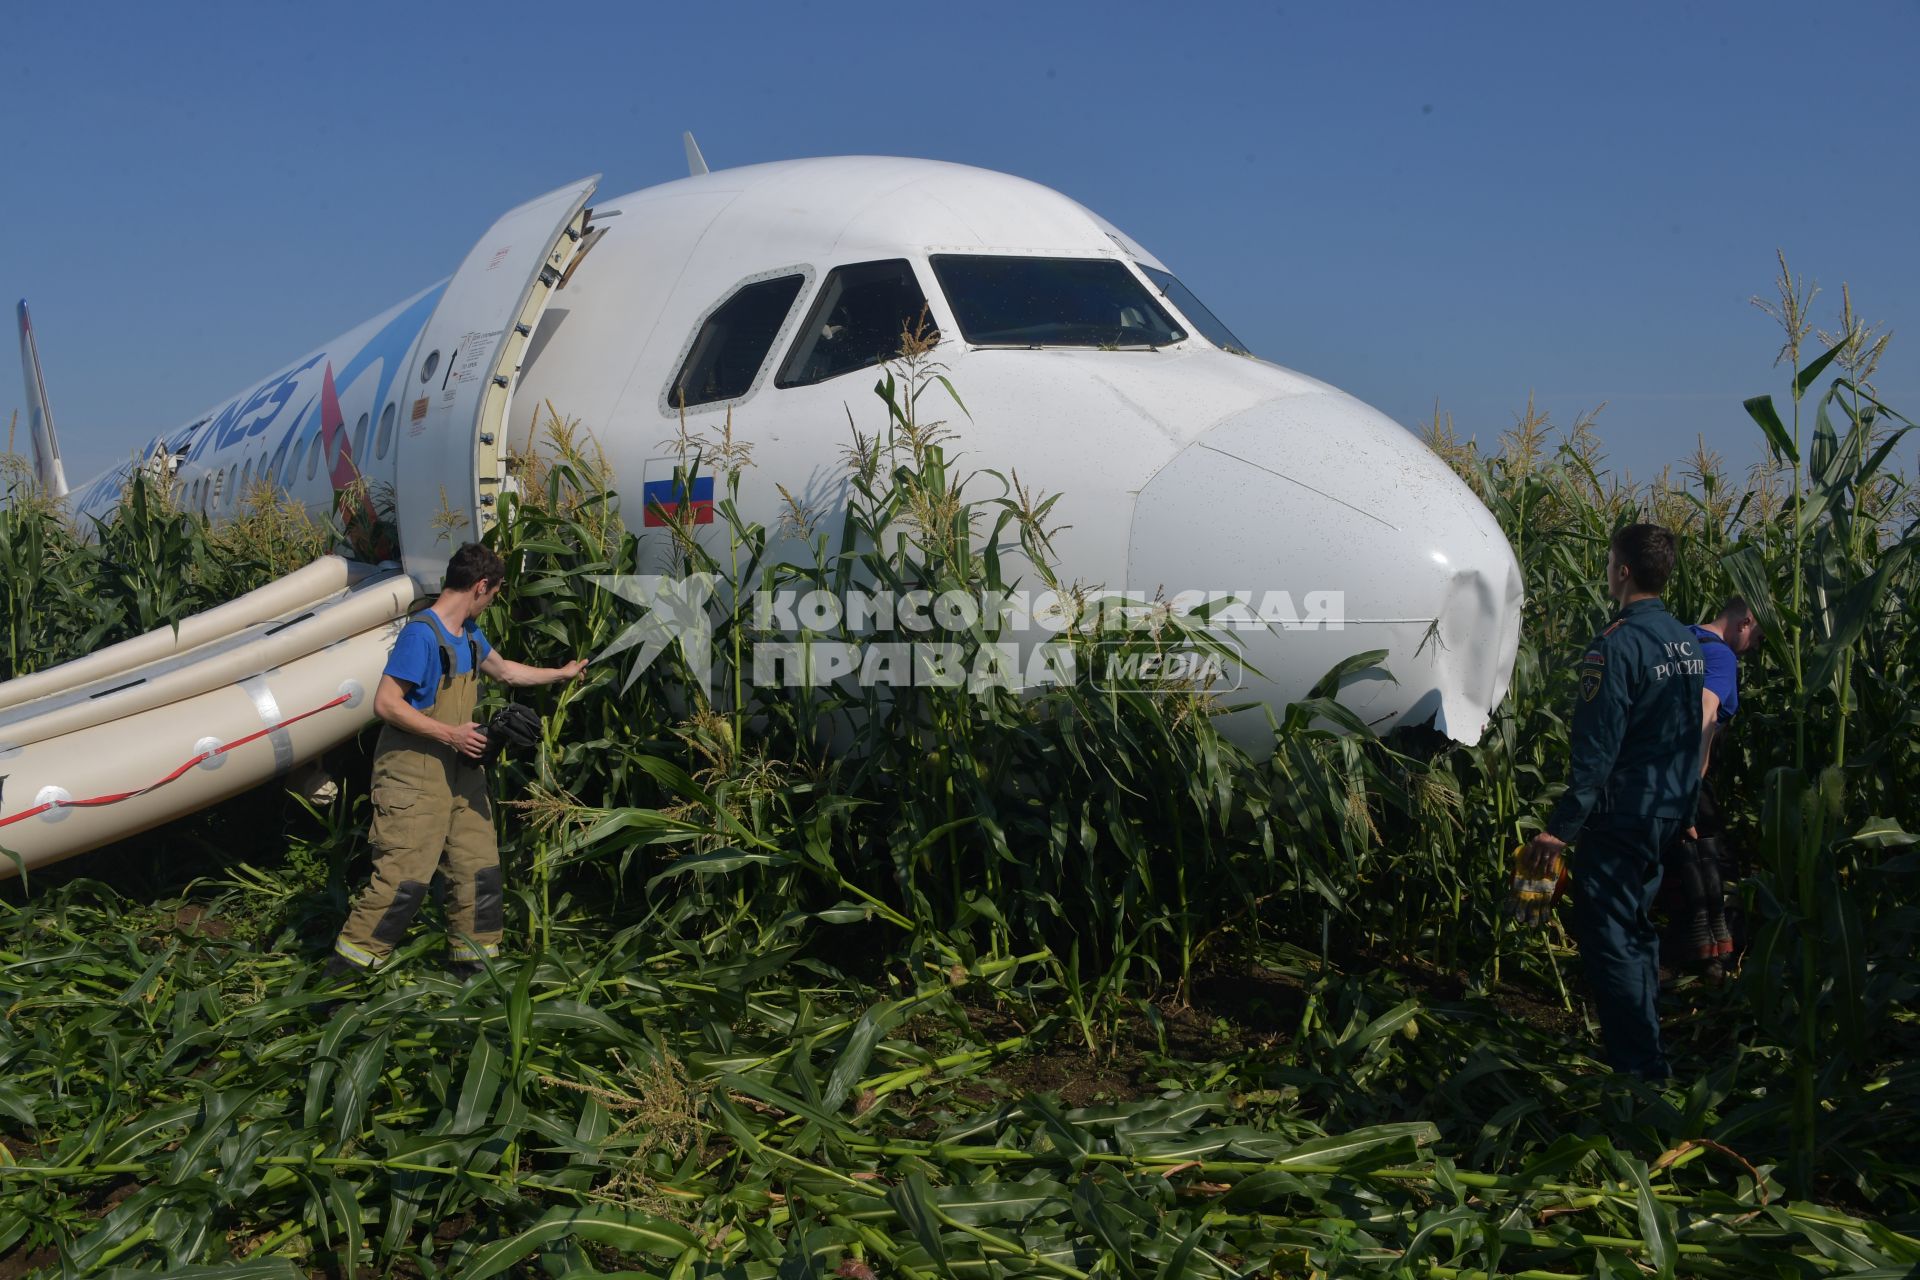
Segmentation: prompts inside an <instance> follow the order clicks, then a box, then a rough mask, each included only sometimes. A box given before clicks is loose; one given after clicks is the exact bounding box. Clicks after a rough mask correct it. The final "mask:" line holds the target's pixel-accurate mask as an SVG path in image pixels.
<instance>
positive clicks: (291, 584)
mask: <svg viewBox="0 0 1920 1280" xmlns="http://www.w3.org/2000/svg"><path fill="white" fill-rule="evenodd" d="M418 598H419V591H418V589H417V587H416V585H415V583H414V580H413V579H412V578H410V577H409V576H408V575H407V574H406V573H404V572H402V571H401V570H400V568H399V566H397V565H383V566H378V567H375V566H369V565H361V564H355V563H353V562H350V561H347V560H343V559H341V558H340V557H338V556H328V557H326V558H324V559H322V560H318V561H316V562H314V563H313V564H311V565H309V566H307V567H306V568H305V569H302V570H300V571H299V572H297V573H293V574H290V575H288V576H287V577H285V578H282V579H280V580H279V581H277V582H274V583H271V584H269V585H268V586H265V587H262V588H261V589H259V590H258V591H254V592H251V593H249V594H248V595H245V596H242V597H240V598H239V599H237V600H234V601H231V602H229V603H227V604H224V605H221V606H220V607H218V608H215V609H210V610H208V611H207V612H205V613H202V614H198V615H196V616H194V617H192V618H188V619H186V620H185V621H184V622H182V623H181V624H180V626H179V627H178V628H177V629H175V628H172V627H165V628H161V629H160V630H157V631H152V632H149V633H147V634H146V635H143V636H138V637H135V638H134V639H131V640H127V641H124V642H122V643H120V644H117V645H112V646H110V647H108V648H105V649H101V650H99V651H98V652H95V653H91V654H88V655H87V656H86V657H84V658H78V659H76V660H74V661H72V662H69V663H65V664H63V665H61V666H58V667H54V668H51V669H49V670H47V671H41V672H35V673H34V674H32V675H26V676H22V677H20V678H19V679H17V680H11V681H8V682H7V683H5V684H0V851H4V852H0V878H6V877H9V876H13V875H17V874H21V873H23V872H26V871H31V870H32V869H34V868H36V867H40V866H44V865H46V864H48V863H50V862H54V861H57V860H58V859H61V858H65V857H69V856H71V855H73V854H76V853H82V852H85V851H86V850H88V849H94V848H98V847H99V846H100V845H103V844H107V843H110V842H111V841H114V840H119V839H122V838H124V837H126V836H130V835H133V834H135V833H137V832H140V831H145V830H146V829H148V828H149V827H153V826H157V825H159V824H160V823H163V822H168V821H171V820H172V819H174V818H178V817H181V816H182V815H184V814H188V813H191V812H193V811H194V810H196V809H202V808H205V807H206V806H207V805H210V804H213V803H215V802H217V801H220V800H224V799H226V798H227V797H229V796H232V795H236V794H238V793H239V792H242V791H245V790H247V789H248V788H249V787H254V786H258V785H259V784H260V783H262V782H265V781H267V780H269V779H271V778H273V777H275V776H277V775H279V774H284V773H286V772H287V771H288V770H290V769H292V768H293V767H294V766H295V765H297V764H300V763H303V762H305V761H308V760H311V759H313V758H314V757H316V756H318V755H319V754H320V753H321V752H323V751H325V750H327V749H328V748H329V747H334V746H337V745H339V744H340V743H342V742H345V741H346V740H347V739H348V738H350V737H352V736H353V735H354V734H355V733H357V732H358V731H359V730H360V728H361V727H362V726H363V725H365V724H366V723H367V722H368V720H369V719H371V718H372V715H373V688H374V685H375V683H376V682H377V681H378V679H379V677H380V670H381V668H382V667H383V666H385V665H386V660H387V654H388V652H389V650H391V649H392V647H393V639H394V637H395V636H396V635H397V634H398V633H399V629H400V627H401V625H402V624H403V623H404V622H405V620H406V616H407V613H408V611H409V609H411V608H412V606H413V604H414V602H415V601H416V600H417V599H418Z"/></svg>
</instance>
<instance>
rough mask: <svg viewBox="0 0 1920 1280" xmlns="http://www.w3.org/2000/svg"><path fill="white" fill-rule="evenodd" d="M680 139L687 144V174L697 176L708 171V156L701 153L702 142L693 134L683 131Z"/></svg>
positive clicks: (691, 176)
mask: <svg viewBox="0 0 1920 1280" xmlns="http://www.w3.org/2000/svg"><path fill="white" fill-rule="evenodd" d="M680 141H682V142H684V143H686V144H687V176H688V177H689V178H697V177H699V176H700V175H701V174H703V173H705V172H707V158H706V157H705V156H703V155H701V154H700V144H699V143H697V142H695V141H694V140H693V135H692V134H691V133H683V134H681V135H680Z"/></svg>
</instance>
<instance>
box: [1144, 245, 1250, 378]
mask: <svg viewBox="0 0 1920 1280" xmlns="http://www.w3.org/2000/svg"><path fill="white" fill-rule="evenodd" d="M1140 269H1141V270H1142V271H1144V272H1146V273H1147V279H1149V280H1151V281H1153V287H1154V288H1156V289H1158V290H1159V291H1160V294H1161V296H1162V297H1164V298H1165V299H1166V300H1167V301H1168V302H1171V303H1172V304H1173V305H1174V306H1176V307H1178V308H1179V309H1180V314H1181V315H1183V316H1185V317H1186V318H1187V319H1189V320H1191V321H1192V322H1193V323H1194V324H1196V325H1198V326H1199V328H1200V336H1201V337H1203V338H1205V339H1206V340H1207V341H1208V342H1211V343H1212V344H1213V345H1214V346H1216V347H1219V348H1220V349H1221V350H1222V351H1232V352H1235V353H1236V354H1239V355H1243V356H1250V355H1252V354H1253V352H1251V351H1249V350H1247V344H1246V343H1244V342H1242V341H1240V339H1238V338H1236V337H1234V336H1233V330H1231V329H1229V328H1227V326H1225V325H1224V324H1221V323H1220V317H1218V316H1216V315H1214V314H1213V312H1211V311H1209V310H1207V305H1206V304H1205V303H1204V302H1202V301H1200V299H1198V298H1196V297H1195V296H1194V294H1193V290H1191V289H1189V288H1187V286H1185V285H1183V284H1181V283H1180V282H1179V281H1178V280H1176V279H1174V276H1173V273H1172V272H1171V271H1162V270H1160V268H1158V267H1150V266H1148V265H1147V264H1146V263H1144V262H1143V263H1141V264H1140Z"/></svg>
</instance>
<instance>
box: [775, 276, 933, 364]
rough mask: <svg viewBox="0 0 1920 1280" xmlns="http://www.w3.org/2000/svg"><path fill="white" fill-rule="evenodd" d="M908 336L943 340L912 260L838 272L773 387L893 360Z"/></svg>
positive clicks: (824, 288)
mask: <svg viewBox="0 0 1920 1280" xmlns="http://www.w3.org/2000/svg"><path fill="white" fill-rule="evenodd" d="M906 333H912V334H915V335H916V336H919V337H924V338H933V339H937V338H938V337H939V336H940V333H939V330H938V329H936V328H935V327H934V324H933V320H932V317H930V316H929V315H928V314H927V296H926V295H925V294H924V293H922V292H920V282H919V281H918V280H916V279H914V277H913V267H912V266H911V265H910V264H908V262H907V260H906V259H904V258H892V259H889V260H888V261H885V262H860V263H855V264H854V265H853V266H848V267H836V268H834V270H833V271H832V272H831V273H830V274H829V275H828V276H827V282H826V284H824V285H822V286H821V288H820V298H819V300H818V301H817V302H815V303H814V304H813V310H812V311H811V312H809V313H808V315H807V322H806V323H805V324H803V325H801V326H800V337H799V340H798V341H796V342H795V343H794V344H793V351H792V352H791V353H790V354H789V355H788V356H787V362H786V363H785V364H784V365H782V366H780V376H779V377H777V378H775V379H774V382H773V385H775V386H776V387H804V386H807V385H808V384H810V383H815V382H825V381H826V380H827V379H828V378H832V377H837V376H838V375H840V374H843V373H848V372H851V371H852V370H854V369H864V368H866V367H868V366H869V365H876V364H880V363H881V362H883V361H886V360H891V359H893V358H894V357H895V356H897V355H899V354H900V347H901V338H902V336H903V334H906Z"/></svg>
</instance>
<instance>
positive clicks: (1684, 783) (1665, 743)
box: [1526, 524, 1705, 1081]
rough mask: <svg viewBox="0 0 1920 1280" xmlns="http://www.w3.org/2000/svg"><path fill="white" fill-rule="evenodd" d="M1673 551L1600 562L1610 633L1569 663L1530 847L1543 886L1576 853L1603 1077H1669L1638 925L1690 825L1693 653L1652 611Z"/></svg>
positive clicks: (1655, 543)
mask: <svg viewBox="0 0 1920 1280" xmlns="http://www.w3.org/2000/svg"><path fill="white" fill-rule="evenodd" d="M1674 553H1675V545H1674V538H1673V535H1672V534H1671V533H1669V532H1668V531H1667V530H1665V529H1663V528H1661V527H1660V526H1658V525H1651V524H1635V525H1628V526H1627V527H1626V528H1624V529H1621V530H1620V531H1619V532H1617V533H1615V534H1614V535H1613V542H1612V544H1611V546H1610V547H1609V548H1608V551H1607V593H1608V595H1610V596H1611V597H1612V598H1613V600H1614V601H1615V602H1616V603H1617V604H1619V605H1620V612H1619V614H1618V615H1617V616H1616V617H1615V619H1614V621H1613V622H1612V623H1611V624H1610V625H1609V626H1608V627H1607V628H1606V630H1604V631H1602V632H1601V633H1600V634H1599V635H1597V636H1595V637H1594V638H1593V642H1592V643H1591V644H1589V645H1588V646H1587V648H1586V652H1585V653H1584V655H1583V656H1582V657H1581V659H1580V668H1579V669H1580V692H1579V695H1578V700H1577V701H1576V702H1575V704H1574V711H1573V730H1572V736H1571V742H1570V744H1569V745H1570V749H1571V755H1572V760H1571V762H1570V764H1569V767H1568V771H1567V789H1566V793H1565V794H1564V795H1562V796H1561V798H1560V803H1559V804H1557V805H1555V806H1554V810H1553V813H1552V815H1551V816H1550V817H1549V818H1548V819H1547V825H1546V829H1545V830H1543V831H1542V832H1541V833H1540V834H1539V835H1537V836H1535V837H1534V838H1533V840H1532V841H1531V842H1530V843H1529V844H1528V845H1527V853H1526V857H1527V860H1528V862H1529V863H1530V864H1531V865H1532V866H1533V867H1534V868H1535V869H1536V871H1538V872H1542V873H1544V872H1545V871H1546V870H1547V868H1548V867H1549V865H1550V864H1551V863H1552V862H1553V861H1555V860H1556V859H1557V858H1559V857H1560V856H1561V855H1562V854H1563V853H1564V852H1565V850H1566V847H1567V846H1568V845H1570V844H1573V843H1574V842H1575V841H1576V840H1578V841H1579V848H1578V852H1577V856H1576V857H1575V858H1574V860H1573V890H1574V930H1575V934H1576V936H1577V937H1578V938H1579V941H1580V955H1581V959H1582V961H1583V962H1584V964H1585V967H1586V971H1587V981H1588V984H1589V985H1590V986H1591V987H1592V988H1593V995H1594V1003H1595V1005H1596V1006H1597V1007H1598V1009H1599V1013H1600V1033H1601V1037H1602V1039H1603V1040H1604V1041H1605V1044H1606V1051H1607V1060H1608V1061H1609V1062H1610V1063H1611V1064H1612V1065H1613V1068H1614V1070H1616V1071H1623V1072H1630V1073H1632V1074H1633V1075H1636V1076H1639V1077H1641V1078H1642V1079H1646V1080H1656V1081H1658V1080H1665V1079H1666V1078H1667V1077H1668V1076H1669V1075H1670V1074H1671V1072H1670V1071H1669V1069H1668V1067H1667V1058H1666V1053H1665V1051H1664V1050H1663V1049H1662V1048H1661V1047H1660V1018H1659V1013H1658V1011H1657V1009H1656V1008H1655V997H1656V996H1657V994H1658V992H1659V989H1660V969H1659V935H1658V932H1657V931H1656V930H1655V928H1654V925H1653V921H1652V919H1651V917H1650V916H1649V914H1648V913H1649V911H1650V909H1651V908H1652V906H1653V899H1654V895H1655V894H1656V893H1657V892H1658V891H1659V888H1660V855H1661V852H1662V850H1664V849H1665V848H1666V846H1667V844H1668V843H1669V842H1670V841H1672V840H1673V839H1674V838H1675V837H1676V836H1677V835H1679V834H1680V832H1681V830H1682V829H1683V828H1684V827H1686V825H1687V824H1688V822H1689V821H1690V819H1691V818H1692V816H1693V804H1694V795H1695V792H1696V791H1697V790H1698V789H1699V784H1700V721H1701V702H1700V694H1701V689H1702V681H1703V677H1704V670H1705V664H1704V663H1703V662H1702V660H1701V657H1700V647H1699V642H1698V641H1697V640H1695V638H1694V635H1693V633H1692V632H1691V631H1689V630H1688V629H1687V628H1686V627H1685V626H1683V625H1682V624H1681V623H1680V622H1679V621H1678V620H1677V619H1675V618H1674V616H1673V615H1672V614H1670V613H1668V612H1667V610H1666V607H1665V606H1664V605H1662V604H1661V603H1660V592H1661V591H1662V590H1663V589H1664V588H1665V587H1666V585H1667V578H1668V576H1669V575H1670V574H1671V573H1672V572H1673V561H1674Z"/></svg>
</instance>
